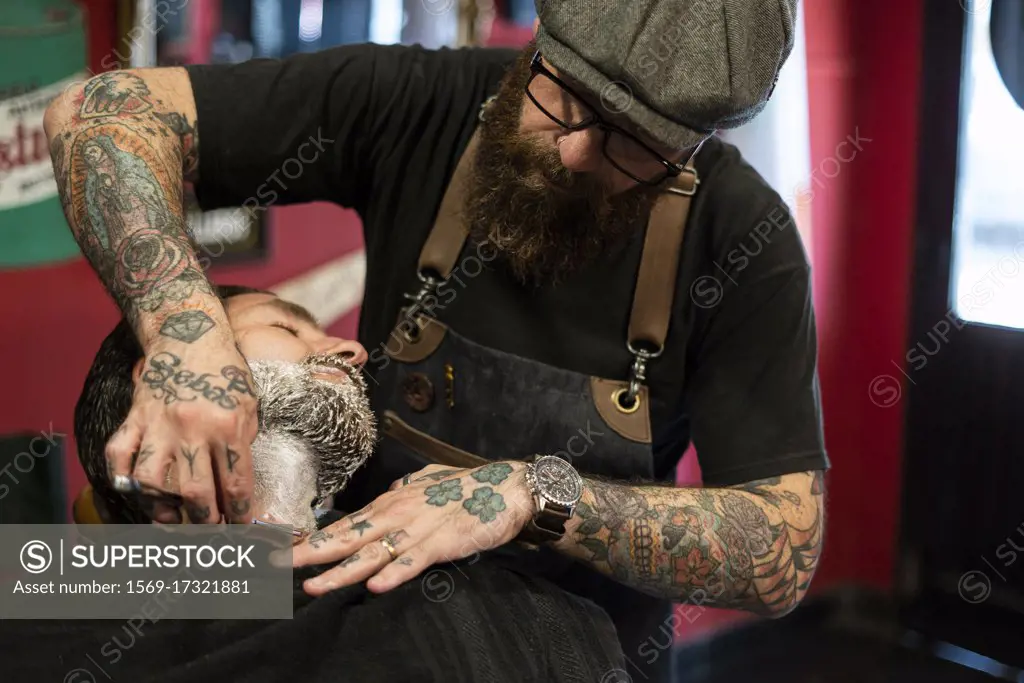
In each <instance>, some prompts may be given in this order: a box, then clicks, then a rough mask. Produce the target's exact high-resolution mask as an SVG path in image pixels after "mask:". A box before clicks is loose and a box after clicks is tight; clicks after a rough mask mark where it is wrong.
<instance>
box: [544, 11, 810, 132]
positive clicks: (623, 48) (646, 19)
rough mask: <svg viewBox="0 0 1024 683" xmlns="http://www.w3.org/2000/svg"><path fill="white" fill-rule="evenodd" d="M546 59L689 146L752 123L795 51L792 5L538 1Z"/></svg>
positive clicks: (607, 101) (608, 105)
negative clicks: (717, 132) (725, 130)
mask: <svg viewBox="0 0 1024 683" xmlns="http://www.w3.org/2000/svg"><path fill="white" fill-rule="evenodd" d="M536 4H537V16H538V17H539V18H540V29H539V30H538V32H537V48H538V49H539V50H540V52H541V54H542V55H543V56H544V58H545V59H546V60H547V61H549V62H550V63H551V64H553V65H554V66H555V68H556V69H558V71H559V72H561V73H563V74H565V75H567V76H569V77H570V78H571V79H572V80H574V81H575V82H577V83H579V84H581V85H582V86H584V87H585V88H587V89H588V90H590V91H591V92H593V93H595V94H598V95H599V96H600V99H601V104H602V105H603V106H604V108H605V109H606V110H609V111H611V112H616V113H621V114H622V115H624V116H626V117H627V118H628V119H630V120H631V121H632V122H633V123H634V124H636V125H637V126H638V127H640V128H641V129H643V130H644V131H646V132H647V133H649V134H650V135H651V136H653V137H654V139H656V140H658V141H659V142H662V143H664V144H666V145H670V146H671V147H674V148H677V149H685V148H687V147H690V146H691V145H694V144H696V143H697V142H699V141H700V140H702V139H704V138H705V137H707V136H708V135H710V134H711V133H713V132H714V131H715V130H718V129H724V128H734V127H736V126H739V125H740V124H742V123H745V122H746V121H749V120H750V119H751V118H753V117H754V116H755V115H756V114H757V113H758V112H760V111H761V109H763V108H764V105H765V104H766V103H767V102H768V98H769V97H770V96H771V93H772V90H773V89H774V88H775V82H776V80H778V76H779V70H780V69H781V68H782V65H783V63H784V62H785V61H786V58H787V57H789V53H790V52H791V51H792V49H793V33H794V27H795V24H796V17H797V12H796V4H797V0H536Z"/></svg>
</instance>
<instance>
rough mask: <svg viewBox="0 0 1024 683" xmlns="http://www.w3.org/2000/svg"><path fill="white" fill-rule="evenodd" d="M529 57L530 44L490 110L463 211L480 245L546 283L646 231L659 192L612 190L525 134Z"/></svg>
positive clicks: (529, 278)
mask: <svg viewBox="0 0 1024 683" xmlns="http://www.w3.org/2000/svg"><path fill="white" fill-rule="evenodd" d="M532 55H533V49H532V44H531V46H527V49H525V50H524V51H523V52H522V53H521V54H520V56H519V58H518V59H517V61H516V63H515V65H514V66H513V67H512V68H511V69H510V70H509V72H508V73H507V74H506V75H505V78H504V79H503V81H502V83H501V86H500V88H499V91H498V93H497V97H496V98H495V100H494V101H493V102H491V103H490V105H488V107H487V110H486V112H485V114H484V116H485V117H486V118H485V120H484V121H483V122H482V123H481V124H480V141H479V146H478V149H477V153H476V157H475V159H474V168H473V173H472V180H471V181H470V183H469V185H468V188H467V198H466V207H465V211H466V218H467V221H468V223H469V226H470V235H471V237H472V239H473V240H474V241H475V242H477V243H479V244H489V245H490V246H492V247H493V248H494V250H495V251H497V252H498V254H499V255H501V256H502V257H504V260H505V261H506V262H507V263H508V265H509V267H510V268H511V270H512V272H513V274H514V275H515V276H516V277H517V278H519V280H520V281H522V282H524V283H527V284H533V285H541V284H552V283H556V282H558V281H560V280H563V279H564V278H566V277H568V276H569V275H571V274H573V273H575V272H576V271H578V270H579V269H580V268H581V267H583V266H585V265H587V264H589V263H591V262H593V261H594V259H595V258H597V257H598V256H600V255H601V254H605V253H609V252H611V251H613V250H615V249H617V248H619V247H621V246H622V245H623V244H624V243H625V241H626V238H628V236H629V235H632V234H634V233H635V232H636V231H637V230H638V229H640V228H642V226H643V224H644V220H645V219H646V218H647V216H648V215H649V213H650V208H651V206H652V204H653V203H654V199H655V198H656V196H657V195H658V193H659V190H658V189H657V188H651V187H647V186H637V187H635V188H632V189H630V190H627V191H625V192H622V193H619V194H611V193H610V192H609V191H608V190H607V189H606V188H605V187H604V186H603V185H602V184H601V183H600V182H599V180H598V179H597V178H596V177H594V176H593V175H592V174H588V173H578V172H574V171H569V170H567V169H566V168H565V167H564V166H562V163H561V157H560V155H559V152H558V150H557V149H553V148H549V147H545V146H544V145H543V144H542V143H541V142H539V141H538V140H537V139H536V138H534V137H532V136H530V135H526V134H523V133H521V132H520V130H519V123H520V118H521V115H522V104H523V100H524V98H525V97H526V95H525V87H526V82H527V80H528V79H529V76H530V58H531V57H532Z"/></svg>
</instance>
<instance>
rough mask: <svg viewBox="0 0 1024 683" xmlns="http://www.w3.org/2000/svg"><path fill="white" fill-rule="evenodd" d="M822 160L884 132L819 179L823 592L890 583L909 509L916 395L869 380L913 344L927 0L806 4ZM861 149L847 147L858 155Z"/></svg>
mask: <svg viewBox="0 0 1024 683" xmlns="http://www.w3.org/2000/svg"><path fill="white" fill-rule="evenodd" d="M803 5H804V10H805V12H806V21H807V40H808V44H807V53H808V54H807V56H808V59H807V62H808V86H809V93H810V125H811V160H812V167H814V166H817V165H818V164H819V163H820V162H821V161H823V160H826V159H828V158H830V157H834V156H836V154H837V153H836V148H837V146H838V145H839V143H841V142H842V141H843V140H845V139H847V136H851V135H855V133H856V132H857V131H858V130H859V133H860V137H861V138H862V139H863V138H870V139H871V142H863V143H862V145H861V146H862V151H861V152H859V153H858V155H857V156H856V158H854V159H853V160H852V161H850V162H849V163H846V164H844V165H843V166H842V167H841V168H840V169H839V172H838V174H836V173H835V171H834V166H833V165H831V164H829V165H827V166H825V167H824V169H823V170H825V171H827V172H828V173H829V174H830V175H833V174H834V177H832V178H824V177H822V181H821V184H820V185H815V186H814V190H815V194H814V201H813V205H812V212H813V214H812V215H813V234H814V238H813V262H814V288H815V292H814V294H815V300H816V310H817V313H818V322H819V328H820V345H821V362H820V374H821V385H822V398H823V403H824V413H825V430H826V441H827V444H828V449H829V455H830V457H831V459H832V466H833V469H832V472H831V474H830V476H829V486H828V488H829V506H828V514H829V519H828V532H827V538H826V544H825V556H824V558H823V561H822V564H821V568H820V571H819V574H818V577H817V579H816V581H815V583H816V589H818V590H821V589H822V588H826V587H827V586H829V585H831V584H833V583H836V582H852V581H856V582H858V583H866V584H869V585H872V586H875V587H879V588H887V587H889V586H890V582H891V578H892V573H893V561H894V550H895V543H896V532H897V524H898V520H899V495H900V470H901V454H902V438H903V415H902V402H897V403H896V405H895V406H892V407H889V408H881V407H878V406H876V405H875V404H874V403H872V402H871V400H870V397H869V396H870V395H869V391H868V387H869V386H870V385H871V382H872V381H873V380H874V379H875V378H876V377H878V376H879V375H883V374H888V373H894V372H895V368H893V366H892V363H893V361H895V362H897V363H900V362H901V361H902V359H903V358H904V356H905V353H906V344H907V342H906V321H907V316H908V303H909V302H908V299H909V294H908V292H909V286H910V272H911V238H912V235H913V225H914V206H915V203H916V182H915V180H916V172H917V169H916V154H917V145H918V135H917V120H918V106H919V80H920V73H921V58H920V53H921V24H922V21H923V14H922V13H923V11H924V10H923V6H924V2H923V0H901V1H900V2H889V1H887V0H833V1H831V2H805V3H803ZM847 150H848V148H847V149H845V150H843V152H842V154H843V156H845V157H848V155H849V152H848V151H847Z"/></svg>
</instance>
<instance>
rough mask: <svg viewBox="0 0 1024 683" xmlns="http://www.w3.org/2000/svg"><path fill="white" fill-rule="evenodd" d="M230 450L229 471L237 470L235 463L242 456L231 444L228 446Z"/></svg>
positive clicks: (228, 450)
mask: <svg viewBox="0 0 1024 683" xmlns="http://www.w3.org/2000/svg"><path fill="white" fill-rule="evenodd" d="M226 449H227V452H228V472H234V471H235V464H236V463H237V462H238V460H239V459H240V458H241V457H242V456H240V455H239V454H238V451H236V450H234V449H232V448H231V447H230V446H226Z"/></svg>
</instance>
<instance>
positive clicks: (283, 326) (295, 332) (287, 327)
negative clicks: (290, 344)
mask: <svg viewBox="0 0 1024 683" xmlns="http://www.w3.org/2000/svg"><path fill="white" fill-rule="evenodd" d="M270 326H271V327H280V328H281V329H282V330H288V331H289V332H291V333H292V335H294V336H296V337H298V336H299V330H298V329H296V328H294V327H292V326H291V325H289V324H287V323H271V324H270Z"/></svg>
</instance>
